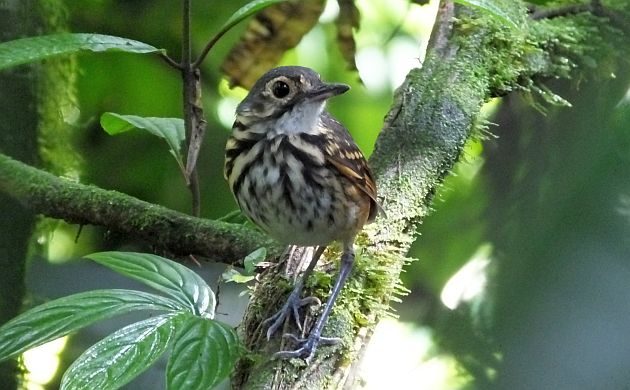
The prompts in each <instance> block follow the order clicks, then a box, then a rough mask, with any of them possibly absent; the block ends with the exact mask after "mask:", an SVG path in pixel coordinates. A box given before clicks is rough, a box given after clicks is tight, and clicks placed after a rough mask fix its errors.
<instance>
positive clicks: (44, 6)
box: [0, 0, 78, 390]
mask: <svg viewBox="0 0 630 390" xmlns="http://www.w3.org/2000/svg"><path fill="white" fill-rule="evenodd" d="M0 7H3V8H0V20H2V23H0V41H8V40H11V39H16V38H20V37H24V36H28V35H36V34H43V33H46V32H54V31H60V30H63V29H64V27H65V23H66V14H65V10H64V8H63V3H62V1H61V0H40V1H8V2H7V1H5V2H0ZM73 68H74V65H73V60H72V59H65V60H51V61H48V62H46V64H43V65H29V66H21V67H18V68H13V69H9V70H6V71H3V72H2V73H0V85H2V91H1V93H0V118H2V120H1V121H0V151H1V152H2V153H4V154H7V155H9V156H12V157H14V158H16V159H18V160H20V161H23V162H26V163H28V164H32V165H38V166H44V167H45V168H46V169H47V170H49V171H52V172H54V173H56V174H59V175H65V176H76V174H77V172H78V170H77V166H78V164H77V162H76V161H77V160H76V157H75V156H74V154H73V153H72V149H71V146H70V145H71V142H70V135H71V132H72V127H71V126H70V125H69V123H71V122H72V116H73V115H74V113H75V112H76V110H77V109H76V106H75V90H74V69H73ZM0 215H2V220H3V223H1V224H0V270H2V271H1V272H0V323H4V322H6V321H8V320H9V319H11V318H12V317H15V315H16V314H18V313H19V311H20V308H21V306H22V302H23V300H24V297H25V285H24V274H25V268H26V262H27V258H28V256H29V254H30V253H31V250H32V249H33V245H32V243H33V242H34V241H33V240H32V238H33V233H34V231H35V226H36V219H35V214H33V212H32V211H29V210H27V209H26V208H23V207H22V206H21V205H20V203H19V202H18V201H17V200H16V199H14V198H11V197H10V196H9V195H7V194H4V193H0ZM19 375H20V373H19V370H18V368H17V365H16V362H15V361H9V362H4V363H2V364H0V388H2V389H7V390H9V389H14V388H16V387H17V385H18V377H19Z"/></svg>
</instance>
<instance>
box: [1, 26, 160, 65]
mask: <svg viewBox="0 0 630 390" xmlns="http://www.w3.org/2000/svg"><path fill="white" fill-rule="evenodd" d="M108 50H112V51H124V52H128V53H159V52H162V51H163V50H160V49H157V48H155V47H153V46H151V45H147V44H146V43H142V42H138V41H134V40H131V39H126V38H120V37H114V36H111V35H100V34H68V33H63V34H52V35H40V36H37V37H29V38H22V39H16V40H14V41H8V42H3V43H0V69H4V68H9V67H11V66H16V65H21V64H26V63H29V62H34V61H39V60H43V59H45V58H49V57H54V56H58V55H62V54H71V53H76V52H78V51H93V52H102V51H108Z"/></svg>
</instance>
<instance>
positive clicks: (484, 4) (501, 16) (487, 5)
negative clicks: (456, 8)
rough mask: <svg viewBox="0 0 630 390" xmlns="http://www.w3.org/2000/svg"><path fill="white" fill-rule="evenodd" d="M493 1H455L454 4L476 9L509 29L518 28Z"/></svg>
mask: <svg viewBox="0 0 630 390" xmlns="http://www.w3.org/2000/svg"><path fill="white" fill-rule="evenodd" d="M495 1H496V0H455V2H456V3H459V4H462V5H465V6H468V7H474V8H477V9H479V10H480V11H482V12H483V13H485V14H486V15H489V16H491V17H493V18H495V19H497V20H500V21H502V22H504V23H506V24H508V25H510V27H518V23H516V21H514V20H513V19H512V18H511V17H510V15H509V14H508V13H507V12H505V11H504V10H503V9H501V7H499V6H498V5H497V4H496V3H495Z"/></svg>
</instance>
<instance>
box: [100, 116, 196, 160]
mask: <svg viewBox="0 0 630 390" xmlns="http://www.w3.org/2000/svg"><path fill="white" fill-rule="evenodd" d="M101 126H102V127H103V129H104V130H105V131H106V132H107V134H109V135H116V134H120V133H124V132H127V131H129V130H133V129H142V130H146V131H148V132H149V133H151V134H153V135H155V136H158V137H160V138H162V139H164V140H165V141H166V143H167V144H168V147H169V149H170V153H171V154H172V155H173V157H175V160H176V161H177V164H179V166H180V168H183V166H184V163H183V159H182V144H183V142H184V140H185V139H186V130H185V128H184V120H183V119H179V118H154V117H141V116H135V115H121V114H116V113H113V112H106V113H104V114H103V115H102V116H101Z"/></svg>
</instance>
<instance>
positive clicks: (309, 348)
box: [273, 333, 341, 364]
mask: <svg viewBox="0 0 630 390" xmlns="http://www.w3.org/2000/svg"><path fill="white" fill-rule="evenodd" d="M282 337H283V338H285V339H290V340H291V341H293V342H294V343H295V344H297V345H298V348H296V349H294V350H291V351H279V352H276V353H274V354H273V358H274V359H292V358H300V357H303V358H304V360H305V361H306V363H307V364H308V363H310V361H311V359H312V358H313V356H314V355H315V351H316V350H317V347H318V346H320V345H337V344H339V343H341V339H340V338H339V337H322V336H320V335H318V334H314V333H311V334H310V335H309V336H308V337H307V338H299V337H297V336H296V335H294V334H291V333H285V334H283V335H282Z"/></svg>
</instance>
